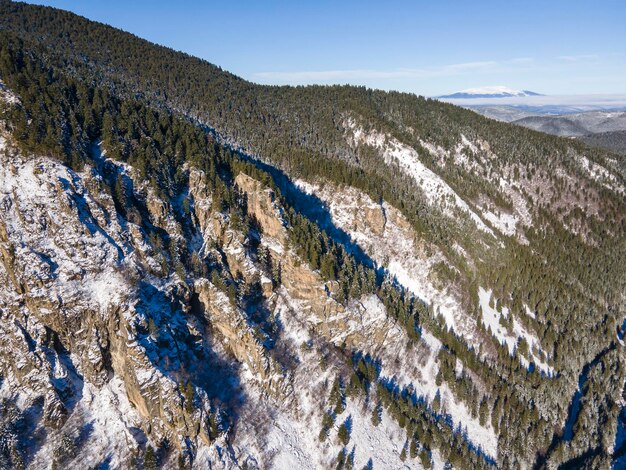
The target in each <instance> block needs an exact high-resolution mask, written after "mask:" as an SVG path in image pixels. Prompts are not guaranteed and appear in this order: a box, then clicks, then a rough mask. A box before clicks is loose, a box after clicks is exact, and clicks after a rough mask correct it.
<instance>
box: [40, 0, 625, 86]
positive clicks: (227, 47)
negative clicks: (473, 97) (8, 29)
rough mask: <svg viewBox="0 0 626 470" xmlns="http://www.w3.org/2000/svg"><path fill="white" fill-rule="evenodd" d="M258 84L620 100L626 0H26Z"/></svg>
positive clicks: (623, 61) (623, 75)
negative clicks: (506, 90)
mask: <svg viewBox="0 0 626 470" xmlns="http://www.w3.org/2000/svg"><path fill="white" fill-rule="evenodd" d="M31 3H38V4H45V5H50V6H55V7H58V8H62V9H66V10H70V11H73V12H75V13H78V14H80V15H83V16H86V17H88V18H90V19H93V20H98V21H102V22H104V23H108V24H111V25H113V26H115V27H118V28H122V29H124V30H126V31H130V32H132V33H134V34H136V35H138V36H141V37H143V38H146V39H148V40H150V41H153V42H157V43H159V44H163V45H166V46H169V47H172V48H174V49H178V50H182V51H185V52H188V53H190V54H192V55H195V56H198V57H202V58H204V59H206V60H208V61H210V62H212V63H215V64H217V65H220V66H221V67H222V68H224V69H227V70H229V71H231V72H233V73H235V74H237V75H239V76H241V77H244V78H246V79H248V80H252V81H254V82H258V83H268V84H309V83H322V84H329V83H351V84H359V85H366V86H370V87H374V88H382V89H387V90H389V89H394V90H400V91H409V92H414V93H418V94H423V95H428V96H433V95H439V94H445V93H449V92H454V91H458V90H461V89H464V88H472V87H479V86H486V85H505V86H509V87H512V88H519V89H529V90H533V91H537V92H540V93H546V94H590V93H602V94H610V93H620V94H624V93H626V27H625V25H626V1H624V0H619V1H618V0H612V1H604V0H596V1H578V0H569V1H563V0H543V1H524V2H520V1H477V0H475V1H468V0H466V1H443V0H441V1H435V0H433V1H393V0H389V1H385V2H382V1H381V2H370V1H339V0H336V1H325V0H320V1H258V0H257V1H254V0H222V1H191V0H179V1H159V0H151V1H147V0H132V1H129V0H123V1H122V0H107V1H95V0H58V1H55V0H52V1H33V2H31Z"/></svg>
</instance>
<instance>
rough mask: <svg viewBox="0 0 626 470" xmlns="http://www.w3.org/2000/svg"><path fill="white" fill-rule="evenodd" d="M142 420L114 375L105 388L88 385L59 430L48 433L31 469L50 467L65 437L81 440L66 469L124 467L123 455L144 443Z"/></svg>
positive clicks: (120, 382) (119, 380)
mask: <svg viewBox="0 0 626 470" xmlns="http://www.w3.org/2000/svg"><path fill="white" fill-rule="evenodd" d="M140 423H141V420H140V417H139V415H138V413H137V411H136V410H135V408H134V407H133V406H132V405H131V404H130V402H129V401H128V398H127V397H126V392H125V390H124V385H123V382H122V380H121V379H120V378H119V377H117V376H114V377H113V378H112V379H111V380H110V381H109V382H107V383H106V384H105V385H104V386H103V387H102V388H100V389H97V388H96V387H94V386H93V385H91V384H89V383H85V384H84V387H83V389H82V398H81V400H80V401H79V402H78V403H77V405H76V408H75V409H74V410H73V412H72V414H71V415H70V417H69V419H68V420H67V422H66V423H65V424H64V425H63V427H62V428H61V429H60V430H51V429H49V430H48V433H49V434H48V436H47V438H46V441H45V443H44V445H43V446H42V447H41V448H40V449H39V450H38V452H37V454H35V456H34V458H33V461H32V462H31V463H30V465H29V466H30V467H31V468H48V465H49V464H50V459H51V457H50V456H51V455H52V454H53V452H54V450H55V449H56V447H57V446H58V445H59V443H60V441H61V439H62V437H63V436H66V435H69V436H71V437H72V438H78V437H79V436H81V437H82V439H83V441H82V444H81V445H80V446H79V447H78V455H77V457H76V459H74V461H73V462H71V463H69V465H68V464H67V463H66V464H65V466H66V468H69V469H71V468H93V467H97V466H99V465H101V464H102V463H103V462H108V464H109V468H124V467H125V466H126V464H127V462H126V461H125V459H123V456H125V455H127V453H128V452H129V451H134V450H136V449H138V448H139V447H140V446H141V445H143V444H145V442H146V436H145V435H144V434H143V433H142V432H141V431H139V429H138V427H139V426H140Z"/></svg>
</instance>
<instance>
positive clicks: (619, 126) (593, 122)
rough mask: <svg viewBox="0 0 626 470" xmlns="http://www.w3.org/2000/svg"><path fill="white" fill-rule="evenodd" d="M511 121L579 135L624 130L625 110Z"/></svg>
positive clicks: (564, 133)
mask: <svg viewBox="0 0 626 470" xmlns="http://www.w3.org/2000/svg"><path fill="white" fill-rule="evenodd" d="M512 122H513V123H514V124H518V125H520V126H524V127H528V128H530V129H534V130H537V131H541V132H547V133H548V134H554V135H562V136H574V137H580V136H583V135H587V134H595V133H600V132H614V131H624V130H626V112H619V111H590V112H587V113H576V114H567V115H562V116H529V117H524V118H522V119H517V120H514V121H512Z"/></svg>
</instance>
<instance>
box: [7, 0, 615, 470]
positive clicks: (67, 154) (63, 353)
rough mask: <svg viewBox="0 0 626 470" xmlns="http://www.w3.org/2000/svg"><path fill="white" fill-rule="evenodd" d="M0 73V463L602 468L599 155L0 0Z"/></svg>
mask: <svg viewBox="0 0 626 470" xmlns="http://www.w3.org/2000/svg"><path fill="white" fill-rule="evenodd" d="M0 81H1V85H0V334H1V335H2V339H3V340H2V342H1V343H0V403H1V404H2V406H0V467H2V468H35V469H39V468H50V467H52V468H59V467H60V466H64V467H68V468H77V467H79V466H80V467H88V468H115V469H117V468H144V469H152V468H160V467H162V468H228V469H231V468H232V469H235V468H258V469H261V468H278V469H282V468H302V469H317V468H329V467H335V468H400V467H408V468H418V469H421V468H436V469H442V468H458V469H473V468H504V469H517V468H531V467H532V468H558V467H559V466H562V467H570V468H572V467H574V468H576V467H583V468H608V467H611V466H612V467H614V468H621V467H622V466H623V464H624V457H625V454H626V445H625V440H624V436H625V435H626V433H625V432H624V429H625V427H626V419H625V416H626V413H625V411H624V399H623V397H624V379H625V376H626V366H625V363H624V360H623V358H624V340H623V337H624V317H625V316H626V311H625V308H624V305H625V304H626V303H625V302H624V301H625V298H624V297H625V294H624V280H623V267H624V265H625V261H626V230H624V228H625V227H626V202H625V200H624V194H625V191H626V189H625V186H626V184H625V183H626V181H625V180H626V171H625V170H626V169H625V167H624V160H623V158H620V157H619V156H617V155H616V154H613V153H610V152H607V151H604V150H602V149H596V148H590V147H587V146H586V145H585V144H584V143H582V142H579V141H577V140H572V139H564V138H560V137H557V136H551V135H547V134H543V133H540V132H536V131H533V130H530V129H526V128H523V127H521V126H517V125H512V124H507V123H502V122H496V121H493V120H491V119H488V118H485V117H483V116H480V115H478V114H476V113H474V112H472V111H470V110H467V109H463V108H460V107H457V106H454V105H452V104H448V103H443V102H440V101H438V100H432V99H427V98H424V97H420V96H415V95H413V94H406V93H398V92H383V91H379V90H370V89H367V88H365V87H353V86H331V87H326V86H311V87H288V86H281V87H274V86H261V85H257V84H254V83H251V82H248V81H245V80H243V79H241V78H239V77H237V76H235V75H233V74H231V73H228V72H226V71H224V70H222V69H221V68H219V67H218V66H215V65H213V64H210V63H208V62H206V61H203V60H200V59H197V58H194V57H191V56H189V55H187V54H184V53H180V52H175V51H173V50H171V49H167V48H165V47H162V46H157V45H154V44H151V43H149V42H147V41H145V40H142V39H140V38H138V37H136V36H133V35H132V34H129V33H125V32H123V31H120V30H116V29H114V28H111V27H109V26H106V25H103V24H100V23H96V22H92V21H89V20H87V19H85V18H81V17H79V16H76V15H73V14H70V13H67V12H64V11H61V10H57V9H52V8H47V7H40V6H33V5H28V4H22V3H12V2H8V1H6V0H0Z"/></svg>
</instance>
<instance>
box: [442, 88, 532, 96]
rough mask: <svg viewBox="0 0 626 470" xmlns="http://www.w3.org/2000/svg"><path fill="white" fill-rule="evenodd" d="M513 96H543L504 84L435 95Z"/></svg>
mask: <svg viewBox="0 0 626 470" xmlns="http://www.w3.org/2000/svg"><path fill="white" fill-rule="evenodd" d="M514 96H517V97H519V96H543V95H541V94H540V93H536V92H534V91H529V90H515V89H513V88H509V87H506V86H485V87H479V88H468V89H465V90H461V91H458V92H455V93H452V94H448V95H441V96H437V98H438V99H468V98H477V99H478V98H510V97H514Z"/></svg>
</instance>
